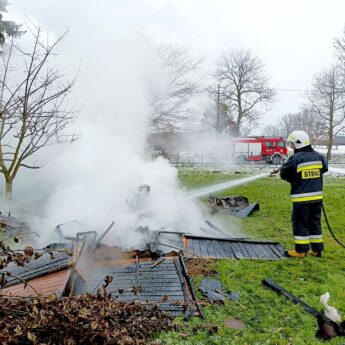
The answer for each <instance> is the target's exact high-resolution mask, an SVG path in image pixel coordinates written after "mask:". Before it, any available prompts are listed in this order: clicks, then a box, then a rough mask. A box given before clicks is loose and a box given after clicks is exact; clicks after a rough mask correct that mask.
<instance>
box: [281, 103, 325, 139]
mask: <svg viewBox="0 0 345 345" xmlns="http://www.w3.org/2000/svg"><path fill="white" fill-rule="evenodd" d="M279 129H280V133H281V136H283V137H284V138H287V137H288V135H289V134H290V133H291V132H292V131H294V130H297V129H299V130H303V131H305V132H307V133H308V135H309V137H310V139H311V142H312V143H314V144H316V143H321V142H322V141H324V135H325V126H324V122H323V121H322V119H321V117H320V116H319V114H318V113H317V112H315V111H314V110H313V109H312V108H310V107H304V108H303V109H302V110H301V111H299V112H297V113H293V114H291V113H289V114H286V115H284V116H282V117H281V119H280V121H279Z"/></svg>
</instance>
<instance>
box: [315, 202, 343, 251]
mask: <svg viewBox="0 0 345 345" xmlns="http://www.w3.org/2000/svg"><path fill="white" fill-rule="evenodd" d="M321 206H322V213H323V216H324V218H325V222H326V225H327V228H328V230H329V232H330V233H331V235H332V237H333V238H334V240H335V241H336V242H337V243H338V244H339V245H341V246H342V247H343V248H344V249H345V245H344V244H343V243H342V242H340V240H339V239H338V238H337V236H335V233H334V232H333V230H332V227H331V225H330V224H329V221H328V217H327V213H326V210H325V206H324V205H323V204H321Z"/></svg>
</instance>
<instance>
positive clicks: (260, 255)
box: [183, 235, 284, 260]
mask: <svg viewBox="0 0 345 345" xmlns="http://www.w3.org/2000/svg"><path fill="white" fill-rule="evenodd" d="M184 238H185V240H184V241H183V243H184V245H185V248H186V249H187V250H188V251H190V252H192V253H194V254H195V255H197V256H201V257H209V258H216V259H262V260H279V259H282V258H283V257H284V250H283V248H282V247H281V246H280V245H279V243H278V242H267V241H255V240H253V241H250V240H238V239H215V238H208V237H197V236H189V235H184Z"/></svg>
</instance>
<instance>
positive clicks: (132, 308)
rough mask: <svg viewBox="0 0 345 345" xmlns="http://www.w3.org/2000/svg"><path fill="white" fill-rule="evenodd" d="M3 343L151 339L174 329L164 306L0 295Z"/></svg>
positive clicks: (106, 298) (137, 341) (105, 299)
mask: <svg viewBox="0 0 345 345" xmlns="http://www.w3.org/2000/svg"><path fill="white" fill-rule="evenodd" d="M0 329H1V332H0V343H1V344H3V345H10V344H11V345H12V344H46V345H51V344H54V345H55V344H61V345H64V344H66V345H67V344H68V345H74V344H85V345H86V344H121V345H127V344H138V345H139V344H140V345H141V344H148V343H149V339H150V338H151V337H152V336H153V334H154V333H155V332H156V331H158V330H172V329H175V326H173V325H172V323H171V318H170V317H169V316H168V315H166V314H164V313H163V312H161V311H160V310H159V309H158V305H147V304H141V303H139V302H135V303H123V302H118V301H115V300H113V299H111V298H110V297H109V296H107V295H106V294H105V295H103V296H101V295H100V294H98V295H97V296H94V295H89V294H85V295H80V296H77V297H69V298H59V299H58V298H56V297H55V296H50V297H47V298H43V297H37V298H31V299H29V298H26V299H25V298H0Z"/></svg>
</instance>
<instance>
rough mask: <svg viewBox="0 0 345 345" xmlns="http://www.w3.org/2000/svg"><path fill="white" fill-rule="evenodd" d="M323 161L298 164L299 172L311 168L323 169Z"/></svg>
mask: <svg viewBox="0 0 345 345" xmlns="http://www.w3.org/2000/svg"><path fill="white" fill-rule="evenodd" d="M322 167H323V164H322V161H313V162H306V163H301V164H298V165H297V172H301V171H304V170H311V169H322Z"/></svg>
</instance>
